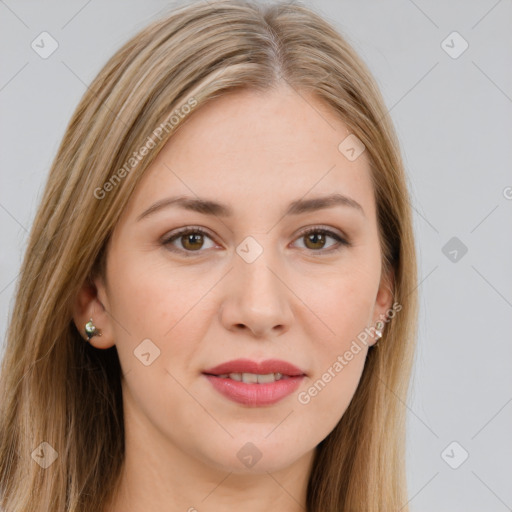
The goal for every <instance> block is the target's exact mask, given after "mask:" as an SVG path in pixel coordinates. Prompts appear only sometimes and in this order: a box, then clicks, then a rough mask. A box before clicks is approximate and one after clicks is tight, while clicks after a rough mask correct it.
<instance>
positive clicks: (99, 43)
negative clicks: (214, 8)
mask: <svg viewBox="0 0 512 512" xmlns="http://www.w3.org/2000/svg"><path fill="white" fill-rule="evenodd" d="M305 3H306V5H308V6H310V7H312V8H313V9H314V10H316V11H317V12H318V13H320V14H322V15H323V16H325V17H326V18H327V19H328V20H329V21H331V22H332V23H333V24H334V25H335V26H336V27H337V28H338V29H339V30H340V32H341V33H342V34H343V35H344V36H345V37H346V38H347V39H348V41H349V42H350V43H351V44H352V45H353V46H354V48H355V49H356V51H357V52H358V53H359V55H360V56H361V57H362V58H363V59H364V60H365V62H366V63H367V64H368V65H369V67H370V69H371V71H372V72H373V74H374V76H375V77H376V79H377V82H378V84H379V86H380V88H381V90H382V93H383V96H384V98H385V101H386V105H387V107H388V109H389V110H390V115H391V117H392V119H393V121H394V123H395V126H396V129H397V133H398V136H399V139H400V144H401V148H402V152H403V157H404V161H405V165H406V170H407V173H408V179H409V186H410V190H411V194H412V198H411V203H412V206H413V208H414V223H415V230H416V236H417V249H418V257H419V280H420V286H419V291H420V297H421V300H420V308H421V311H420V328H419V340H418V344H419V347H418V352H417V356H416V362H415V367H414V375H413V381H412V387H411V394H410V397H409V400H408V401H407V403H404V404H403V406H404V407H406V408H407V414H408V420H407V421H408V423H407V429H408V448H407V463H408V468H407V474H408V481H409V500H410V503H409V505H410V507H411V511H412V512H420V511H422V512H423V511H425V512H432V511H436V512H454V511H455V512H457V511H464V512H482V511H486V512H502V511H506V510H512V485H511V484H512V482H511V476H510V475H512V436H511V433H512V429H511V427H512V371H511V370H512V336H511V320H512V258H511V255H512V242H511V235H512V230H511V227H512V222H511V220H512V172H511V162H512V65H511V64H512V30H511V26H512V23H511V22H512V5H511V2H510V0H508V1H507V0H500V1H496V0H482V1H462V0H460V1H453V0H452V1H447V2H446V1H445V2H441V1H436V2H427V1H426V0H415V1H413V0H385V1H380V2H377V1H356V0H348V1H347V0H342V1H334V0H331V1H328V0H315V1H312V0H311V1H309V2H305ZM172 5H173V4H172V2H167V1H163V0H144V1H143V0H130V1H128V0H116V1H99V0H89V1H87V0H80V1H78V0H68V1H66V2H64V1H60V2H57V1H55V0H52V1H46V2H38V1H35V0H33V1H15V0H0V41H1V45H0V52H1V58H2V65H1V68H0V112H1V114H0V115H1V117H0V119H1V123H0V124H1V128H0V130H1V132H0V141H1V144H0V228H1V232H0V237H1V245H0V335H1V339H0V342H2V343H5V331H6V327H7V322H8V317H9V314H10V312H11V308H12V301H13V294H14V289H15V285H16V281H17V277H18V272H19V268H20V263H21V258H22V255H23V252H24V250H25V247H26V243H27V238H28V232H29V230H30V227H31V224H32V222H33V218H34V214H35V211H36V206H37V205H38V202H39V200H40V198H41V194H42V190H43V186H44V184H45V181H46V177H47V174H48V171H49V167H50V164H51V161H52V160H53V158H54V156H55V153H56V151H57V147H58V144H59V141H60V139H61V137H62V135H63V133H64V129H65V127H66V125H67V123H68V121H69V118H70V116H71V114H72V112H73V111H74V109H75V107H76V105H77V103H78V101H79V99H80V97H81V96H82V94H83V93H84V91H85V90H86V87H87V85H88V84H90V82H91V81H92V79H93V78H94V76H95V75H96V74H97V73H98V71H99V70H100V68H101V67H102V66H103V65H104V64H105V62H106V61H107V59H108V58H109V57H110V56H111V55H112V54H113V53H114V52H115V51H116V50H117V49H118V48H119V47H120V46H121V45H122V43H124V42H125V41H126V40H127V39H128V38H129V37H131V36H132V35H134V34H135V33H136V32H137V31H139V30H140V29H141V28H142V27H144V26H145V25H147V24H148V23H149V22H151V21H152V20H154V19H156V18H158V17H160V16H161V15H162V14H164V13H165V12H167V11H168V10H170V9H171V8H172ZM42 32H47V33H48V34H50V36H51V37H52V38H53V39H54V40H55V41H56V43H57V44H58V47H57V49H56V50H55V51H54V52H53V53H52V54H51V55H50V56H48V57H47V58H43V57H42V56H41V54H40V52H41V50H40V52H39V53H38V52H36V51H35V50H34V49H33V47H32V44H33V41H35V43H37V41H40V38H41V37H48V36H40V34H41V33H42ZM47 41H50V40H49V39H47ZM50 42H51V41H50ZM39 44H40V46H41V43H39ZM54 44H55V43H54ZM45 48H46V49H47V50H49V49H51V46H50V45H49V44H45ZM0 348H2V349H3V345H2V347H0ZM389 470H390V471H393V468H389Z"/></svg>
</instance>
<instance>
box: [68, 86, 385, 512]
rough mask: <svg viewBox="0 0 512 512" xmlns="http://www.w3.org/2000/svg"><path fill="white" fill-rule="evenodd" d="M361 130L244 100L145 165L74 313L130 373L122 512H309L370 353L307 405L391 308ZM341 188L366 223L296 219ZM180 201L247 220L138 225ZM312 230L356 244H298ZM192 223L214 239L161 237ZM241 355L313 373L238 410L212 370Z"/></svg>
mask: <svg viewBox="0 0 512 512" xmlns="http://www.w3.org/2000/svg"><path fill="white" fill-rule="evenodd" d="M305 100H307V101H305ZM349 133H350V132H349V131H348V129H347V126H346V125H345V124H344V123H343V122H341V120H339V119H338V117H336V116H335V114H334V113H333V112H331V111H330V110H329V108H328V107H327V106H326V105H324V104H323V103H321V102H320V101H319V100H317V99H315V98H314V97H312V96H308V95H305V94H302V97H301V96H300V95H298V94H297V93H296V92H295V91H293V90H292V89H289V88H287V87H285V86H281V87H280V88H279V89H277V90H274V91H272V92H266V93H264V94H263V93H257V92H254V91H238V92H236V93H231V94H229V95H227V96H222V97H220V98H217V99H215V100H213V101H212V102H211V103H209V104H207V105H206V106H204V107H201V109H200V110H198V111H197V112H194V114H193V115H190V117H189V118H188V119H186V121H185V122H184V124H183V125H182V126H181V127H180V128H179V129H178V130H177V131H176V133H175V134H174V136H173V137H172V138H171V139H170V141H169V142H168V143H167V145H166V146H165V148H164V149H163V150H162V151H161V152H160V154H159V155H158V157H157V158H156V159H155V161H154V162H153V163H152V164H151V166H150V168H149V169H148V170H147V173H146V174H145V176H144V178H143V179H142V181H141V182H140V183H139V185H138V186H137V189H136V190H135V192H134V194H133V195H132V197H131V198H130V202H129V204H128V205H127V207H126V209H125V210H124V211H123V212H122V215H121V218H120V220H119V222H118V224H117V226H116V228H115V230H114V233H113V236H112V238H111V240H110V244H109V247H108V253H107V254H108V256H107V270H106V276H105V278H98V279H96V281H95V288H87V287H85V286H84V288H83V289H82V290H81V291H80V294H79V296H78V297H77V301H76V305H75V315H74V318H75V322H76V325H77V328H79V329H80V331H82V330H83V326H84V324H85V323H86V322H87V321H88V320H89V318H90V317H93V319H94V323H95V325H96V326H97V327H98V328H99V329H101V331H102V336H101V337H93V338H92V339H91V343H92V345H94V346H95V347H97V348H98V349H105V348H108V347H111V346H113V345H116V347H117V351H118V353H119V358H120V362H121V366H122V369H123V373H124V378H123V400H124V411H125V428H126V464H125V467H124V470H123V473H122V478H121V485H120V488H119V494H118V496H117V497H116V499H115V500H114V502H113V503H112V504H111V506H109V507H108V509H106V510H108V512H134V511H143V510H151V511H154V512H163V511H165V512H169V511H178V510H179V511H187V510H189V511H191V512H192V511H193V510H198V511H201V512H202V511H217V510H236V508H237V507H240V510H242V509H243V510H244V511H247V512H255V511H260V512H263V511H267V510H270V509H277V510H284V511H289V512H295V511H299V510H304V507H305V499H306V486H307V481H308V477H309V473H310V470H311V465H312V461H313V456H314V453H315V447H316V446H317V445H318V444H319V443H320V442H321V441H322V440H323V439H324V438H325V437H326V436H327V435H328V434H329V433H330V432H331V431H332V430H333V428H334V427H335V426H336V424H337V423H338V422H339V420H340V418H341V417H342V416H343V414H344V412H345V410H346V408H347V406H348V405H349V403H350V401H351V399H352V397H353V395H354V392H355V390H356V388H357V385H358V383H359V380H360V377H361V373H362V370H363V367H364V361H365V356H366V354H367V351H368V347H367V346H366V345H364V344H362V343H359V345H360V346H361V350H360V351H359V352H358V354H357V355H354V357H353V359H352V360H351V361H350V362H349V363H348V364H347V365H346V366H345V367H344V368H343V370H342V371H341V372H339V373H337V374H336V376H335V377H334V378H332V379H331V381H330V382H329V383H328V384H327V385H326V386H325V387H324V388H323V390H322V391H321V392H319V393H318V394H317V395H316V396H314V397H312V398H311V400H310V402H309V403H308V404H302V403H300V402H299V401H298V394H299V393H300V392H304V391H305V390H307V389H308V388H310V387H311V386H312V384H313V383H314V382H315V381H317V380H318V379H320V378H321V377H322V375H323V374H324V373H325V372H326V371H327V370H328V368H329V367H332V365H333V363H334V362H335V361H336V360H337V357H338V356H339V355H343V354H344V353H345V352H346V351H347V350H348V349H349V348H350V346H351V343H352V342H353V341H354V340H355V339H356V337H357V335H358V334H359V333H361V332H362V331H364V329H365V328H366V327H370V326H374V325H375V323H376V322H377V321H378V320H379V319H380V318H381V316H380V315H384V314H385V312H386V311H387V310H388V309H389V308H390V307H391V304H392V287H391V286H390V284H391V283H392V281H391V280H390V279H391V276H382V275H381V252H380V246H379V241H378V231H377V218H376V205H375V201H374V196H373V189H372V184H371V181H370V167H369V163H368V160H367V155H366V152H363V154H362V155H361V156H360V157H359V158H357V159H356V160H355V161H349V160H348V159H347V158H346V157H345V156H344V155H343V154H342V153H341V152H340V151H339V150H338V145H339V144H340V142H341V141H342V140H343V139H344V138H345V137H346V136H347V135H348V134H349ZM333 192H339V193H340V194H344V195H347V196H350V197H351V198H352V199H354V200H355V201H357V202H358V203H359V204H360V205H361V206H362V208H363V210H364V215H363V214H361V213H360V212H359V211H358V210H357V209H355V208H351V207H347V206H339V205H337V206H334V207H331V208H326V209H321V210H317V211H312V212H307V213H303V214H300V215H285V216H283V212H284V211H285V208H286V207H287V206H288V204H289V203H290V202H291V201H294V200H297V199H301V198H304V199H310V198H312V197H318V196H323V195H327V194H331V193H333ZM176 195H187V196H189V197H193V198H195V197H201V198H208V199H213V200H215V201H218V202H222V203H226V204H227V205H229V206H230V207H231V208H232V209H233V210H234V212H235V215H234V216H233V217H232V218H228V217H226V218H224V217H220V216H215V215H208V214H203V213H198V212H193V211H188V210H185V209H182V208H178V207H168V208H163V209H161V210H159V211H158V212H154V213H153V214H152V215H148V216H147V217H145V218H143V219H142V220H140V221H137V217H138V216H139V215H140V214H141V213H142V212H144V211H145V210H146V209H147V208H149V207H150V206H151V205H153V204H154V203H155V202H156V201H158V200H160V199H163V198H166V197H170V196H176ZM316 225H320V226H321V227H323V228H327V229H330V230H331V231H333V232H334V233H336V234H338V235H340V236H341V237H342V238H348V240H349V241H350V242H351V245H350V246H344V245H341V244H340V243H338V242H337V240H336V239H335V238H332V237H331V235H328V234H327V235H324V238H323V239H322V238H321V237H320V238H319V240H320V241H319V240H318V239H317V240H315V238H314V236H311V235H310V236H309V237H308V236H304V235H303V234H302V232H303V231H304V228H307V227H313V226H316ZM186 226H200V227H202V228H204V229H205V230H206V231H207V232H208V234H207V235H205V236H203V237H202V238H201V236H199V239H198V240H197V241H195V242H194V239H192V242H190V238H189V237H186V236H185V237H184V236H178V237H177V238H175V239H174V241H172V242H169V243H168V244H167V245H165V244H164V243H163V241H162V239H163V238H164V237H167V238H169V236H170V235H172V233H173V232H175V231H176V230H177V229H178V228H182V227H186ZM317 234H318V232H317ZM320 234H321V233H320ZM199 235H200V234H199ZM247 236H252V237H253V238H254V239H255V240H256V241H257V243H258V244H259V245H260V246H261V248H262V250H263V252H262V253H261V255H260V256H259V257H258V258H257V259H256V260H255V261H253V262H251V263H248V262H247V261H246V260H244V259H243V258H242V257H240V256H239V255H238V253H237V252H236V249H237V247H238V246H239V244H241V242H242V241H243V240H244V239H245V238H246V237H247ZM187 241H188V243H187ZM336 247H339V248H340V250H338V251H334V250H333V249H335V248H336ZM171 248H174V249H175V250H176V251H180V250H181V253H179V252H172V251H171ZM187 250H188V254H189V256H188V257H187V256H186V255H185V254H184V253H186V252H187ZM148 338H149V339H150V340H151V342H152V343H153V344H154V345H155V346H157V347H158V349H159V350H160V355H159V357H157V358H156V359H154V361H153V362H152V363H151V364H150V365H148V366H146V365H144V364H142V363H141V361H140V359H139V358H137V357H135V356H134V350H136V348H137V347H138V345H139V344H140V343H141V342H142V340H145V339H148ZM374 342H375V340H373V339H371V338H370V339H369V341H368V344H369V345H371V344H373V343H374ZM151 350H153V349H151ZM240 357H243V358H249V359H254V360H258V361H260V360H264V359H268V358H277V359H284V360H286V361H289V362H291V363H293V364H295V365H296V366H298V367H299V368H301V369H302V370H304V371H305V372H306V373H307V377H305V378H304V380H303V382H302V383H301V385H300V387H299V389H298V390H297V391H296V392H294V393H292V394H291V395H290V396H287V397H286V398H284V399H282V400H281V401H280V402H278V403H277V404H274V405H271V406H264V407H253V406H247V405H240V404H237V403H235V402H232V401H230V400H229V399H227V398H225V397H223V396H222V395H220V394H219V393H218V392H217V391H215V390H214V388H213V387H212V386H211V384H210V383H209V382H208V381H207V379H206V378H205V377H204V375H202V373H201V372H202V371H203V370H205V369H207V368H210V367H212V366H214V365H217V364H219V363H222V362H225V361H229V360H232V359H237V358H240ZM247 442H251V443H253V444H254V445H255V446H256V447H257V449H258V450H259V452H260V453H261V459H260V460H259V461H258V462H257V463H256V464H254V465H253V466H252V467H250V468H249V467H246V466H245V465H244V464H242V463H241V461H240V460H239V458H238V457H237V452H238V451H239V450H240V449H241V448H242V447H243V446H244V445H245V444H246V443H247Z"/></svg>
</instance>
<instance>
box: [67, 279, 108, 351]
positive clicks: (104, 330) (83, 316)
mask: <svg viewBox="0 0 512 512" xmlns="http://www.w3.org/2000/svg"><path fill="white" fill-rule="evenodd" d="M109 310H110V308H109V305H108V294H107V288H106V285H105V283H104V281H103V279H102V278H101V277H96V278H94V279H87V280H86V281H85V282H84V284H83V285H82V286H81V288H80V290H79V291H78V294H77V296H76V299H75V303H74V305H73V319H74V322H75V325H76V328H77V329H78V332H79V333H80V335H81V336H82V338H84V340H87V336H86V334H85V324H86V323H87V322H88V321H89V320H90V319H91V318H92V321H93V324H94V326H95V327H96V329H98V331H99V332H101V336H93V337H92V338H91V339H90V340H89V343H90V344H91V345H93V346H94V347H96V348H99V349H106V348H110V347H112V346H113V345H115V342H114V336H113V330H112V317H111V316H110V314H109Z"/></svg>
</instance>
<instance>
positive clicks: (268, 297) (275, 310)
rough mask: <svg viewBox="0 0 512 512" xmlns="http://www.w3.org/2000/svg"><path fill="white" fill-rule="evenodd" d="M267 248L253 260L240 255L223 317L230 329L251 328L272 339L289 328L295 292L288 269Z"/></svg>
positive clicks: (228, 285) (255, 333)
mask: <svg viewBox="0 0 512 512" xmlns="http://www.w3.org/2000/svg"><path fill="white" fill-rule="evenodd" d="M270 252H271V251H270V250H269V249H266V250H264V251H263V253H262V254H261V255H260V256H259V257H258V258H257V259H256V260H255V261H253V262H252V263H248V262H247V261H245V260H244V259H243V258H241V257H239V256H238V254H235V256H234V263H233V266H234V268H233V269H232V270H231V272H229V274H228V275H227V276H226V279H228V281H227V283H226V288H225V294H224V297H223V301H222V304H221V307H220V320H221V323H222V324H223V325H224V327H225V328H226V329H228V330H229V331H233V332H236V331H249V332H250V333H252V335H253V336H254V337H257V338H272V337H276V336H280V335H281V334H284V333H285V332H286V331H288V330H289V329H290V326H291V322H292V318H293V313H292V309H291V304H290V300H292V297H293V293H292V292H291V290H290V289H289V288H288V287H287V284H286V276H285V272H284V270H283V268H282V265H280V264H279V263H278V262H277V261H276V259H274V258H272V259H271V258H270V257H267V256H266V255H267V254H269V253H270Z"/></svg>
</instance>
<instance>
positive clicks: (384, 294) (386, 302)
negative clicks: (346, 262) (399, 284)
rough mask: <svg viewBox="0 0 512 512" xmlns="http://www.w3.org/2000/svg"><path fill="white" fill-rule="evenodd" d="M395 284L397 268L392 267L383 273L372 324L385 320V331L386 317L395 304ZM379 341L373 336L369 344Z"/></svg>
mask: <svg viewBox="0 0 512 512" xmlns="http://www.w3.org/2000/svg"><path fill="white" fill-rule="evenodd" d="M394 286H395V269H394V268H393V267H391V268H390V270H389V271H388V272H387V273H386V274H382V276H381V280H380V285H379V290H378V292H377V297H376V299H375V307H374V309H373V316H372V324H371V325H372V326H375V324H376V323H377V322H378V321H381V322H383V323H384V327H383V329H382V332H383V333H384V331H385V330H386V317H387V316H388V311H389V310H390V309H391V307H392V304H393V295H394ZM377 341H378V340H377V339H375V338H373V339H372V342H371V343H369V345H370V346H371V345H374V344H375V343H376V342H377Z"/></svg>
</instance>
